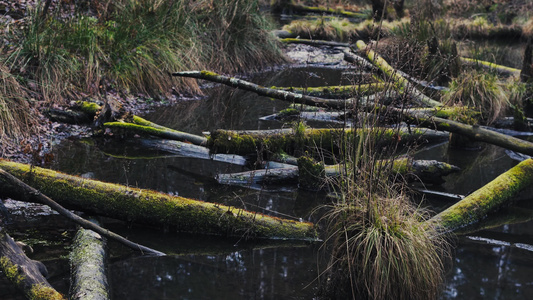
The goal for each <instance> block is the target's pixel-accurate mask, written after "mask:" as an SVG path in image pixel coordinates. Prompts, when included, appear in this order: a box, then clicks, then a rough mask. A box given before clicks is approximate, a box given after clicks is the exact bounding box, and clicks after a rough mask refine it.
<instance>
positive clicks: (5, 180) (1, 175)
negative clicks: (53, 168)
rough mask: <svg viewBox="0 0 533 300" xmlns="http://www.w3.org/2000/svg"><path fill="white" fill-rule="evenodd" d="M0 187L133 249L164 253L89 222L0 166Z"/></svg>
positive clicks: (10, 194)
mask: <svg viewBox="0 0 533 300" xmlns="http://www.w3.org/2000/svg"><path fill="white" fill-rule="evenodd" d="M15 164H16V163H15ZM20 165H22V164H20ZM22 166H24V165H22ZM32 171H33V170H32ZM0 187H1V191H0V194H1V195H2V196H5V197H9V198H13V199H17V200H19V201H24V202H33V203H40V204H44V205H48V206H50V208H52V209H53V210H55V211H57V212H58V213H59V214H60V215H62V216H64V217H66V218H67V219H69V220H71V221H73V222H74V223H76V224H78V225H80V226H82V227H84V228H89V229H91V230H94V231H96V232H98V233H99V234H101V235H103V236H106V237H108V238H110V239H113V240H114V241H117V242H119V243H121V244H123V245H125V246H127V247H129V248H131V249H133V250H136V251H141V252H146V253H148V254H153V255H165V254H164V253H162V252H159V251H157V250H154V249H151V248H148V247H145V246H142V245H139V244H137V243H133V242H131V241H129V240H127V239H125V238H124V237H122V236H120V235H118V234H116V233H114V232H111V231H109V230H107V229H104V228H102V227H100V226H98V225H96V224H94V223H91V222H89V221H87V220H85V219H83V218H81V217H80V216H78V215H76V214H74V213H72V212H70V211H68V210H67V209H65V208H64V207H62V206H61V205H59V204H58V203H57V202H55V201H53V200H52V199H50V198H48V197H47V196H45V195H43V194H41V191H40V190H37V189H35V188H32V187H31V186H29V185H28V184H26V183H24V182H22V181H21V180H20V179H18V178H16V177H15V176H13V175H12V174H10V173H8V172H6V171H5V170H3V169H1V168H0Z"/></svg>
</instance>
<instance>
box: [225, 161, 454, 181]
mask: <svg viewBox="0 0 533 300" xmlns="http://www.w3.org/2000/svg"><path fill="white" fill-rule="evenodd" d="M380 164H381V165H386V164H387V162H384V163H380ZM324 170H325V176H326V177H332V176H340V175H341V174H342V173H343V171H342V170H344V167H343V165H340V164H337V165H325V166H324ZM392 170H393V173H394V174H399V175H402V176H404V177H405V178H406V179H408V180H410V181H413V180H420V181H422V182H424V183H442V182H443V179H442V177H444V176H446V175H449V174H451V173H454V172H457V171H459V170H460V169H459V168H458V167H456V166H453V165H450V164H447V163H444V162H439V161H436V160H413V161H410V160H409V159H407V158H399V159H395V160H394V161H393V166H392ZM298 175H299V172H298V167H296V166H291V167H284V168H275V169H272V168H270V169H260V170H252V171H246V172H240V173H229V174H218V175H217V176H216V177H215V179H216V180H217V182H218V183H219V184H227V185H241V186H246V185H250V184H258V183H267V184H280V183H291V182H296V181H298Z"/></svg>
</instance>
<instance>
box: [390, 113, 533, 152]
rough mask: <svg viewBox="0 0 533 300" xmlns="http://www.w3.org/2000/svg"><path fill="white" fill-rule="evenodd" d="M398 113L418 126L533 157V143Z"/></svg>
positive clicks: (463, 125)
mask: <svg viewBox="0 0 533 300" xmlns="http://www.w3.org/2000/svg"><path fill="white" fill-rule="evenodd" d="M398 113H400V114H403V116H404V119H405V120H406V122H409V123H411V124H417V125H418V126H421V127H426V128H430V129H435V130H442V131H447V132H452V133H458V134H461V135H463V136H466V137H469V138H472V139H474V140H476V141H480V142H485V143H489V144H493V145H496V146H500V147H503V148H506V149H509V150H513V151H516V152H520V153H523V154H527V155H533V143H531V142H528V141H525V140H521V139H518V138H515V137H512V136H509V135H506V134H502V133H499V132H496V131H493V130H489V129H487V128H483V127H480V126H478V125H466V124H463V123H461V122H457V121H452V120H447V119H442V118H438V117H426V116H424V115H423V114H420V113H418V112H416V111H411V110H405V111H403V112H402V111H399V112H398Z"/></svg>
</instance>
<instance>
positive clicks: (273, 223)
mask: <svg viewBox="0 0 533 300" xmlns="http://www.w3.org/2000/svg"><path fill="white" fill-rule="evenodd" d="M0 168H2V169H4V170H6V171H7V172H9V173H11V174H13V175H14V176H16V177H18V178H19V179H21V180H23V181H25V182H26V183H27V184H29V185H31V186H32V187H34V188H35V189H37V190H39V191H40V192H41V193H43V194H46V195H48V196H50V197H53V198H54V199H55V200H56V201H57V202H58V203H60V204H62V205H63V206H65V207H67V208H70V209H75V210H80V211H85V212H88V213H91V214H97V215H103V216H107V217H111V218H116V219H120V220H124V221H127V222H137V223H142V224H148V225H154V226H158V227H165V228H171V229H172V230H176V231H180V232H191V233H197V234H216V235H224V236H240V237H242V236H244V237H245V238H282V239H301V240H316V238H317V236H316V231H315V228H314V226H313V224H311V223H308V222H296V221H292V220H286V219H280V218H276V217H270V216H266V215H262V214H260V213H256V212H249V211H246V210H243V209H239V208H235V207H231V206H225V205H220V204H216V203H208V202H202V201H197V200H192V199H188V198H183V197H178V196H171V195H168V194H163V193H159V192H156V191H150V190H143V189H137V188H130V187H126V186H122V185H118V184H112V183H105V182H101V181H97V180H89V179H84V178H80V177H77V176H71V175H67V174H64V173H60V172H55V171H52V170H48V169H42V168H38V167H31V166H29V165H25V164H19V163H14V162H9V161H6V160H0Z"/></svg>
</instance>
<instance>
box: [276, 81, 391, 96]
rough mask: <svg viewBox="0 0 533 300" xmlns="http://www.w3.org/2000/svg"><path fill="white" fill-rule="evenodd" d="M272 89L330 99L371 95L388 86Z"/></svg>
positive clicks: (381, 84)
mask: <svg viewBox="0 0 533 300" xmlns="http://www.w3.org/2000/svg"><path fill="white" fill-rule="evenodd" d="M271 88H272V89H277V90H283V91H290V92H295V93H298V94H306V95H310V96H314V97H322V98H329V99H337V98H349V97H353V96H356V95H370V94H374V93H376V92H381V91H384V90H385V89H386V88H387V86H386V84H384V83H368V84H358V85H333V86H318V87H303V88H302V87H277V86H273V87H271Z"/></svg>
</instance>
